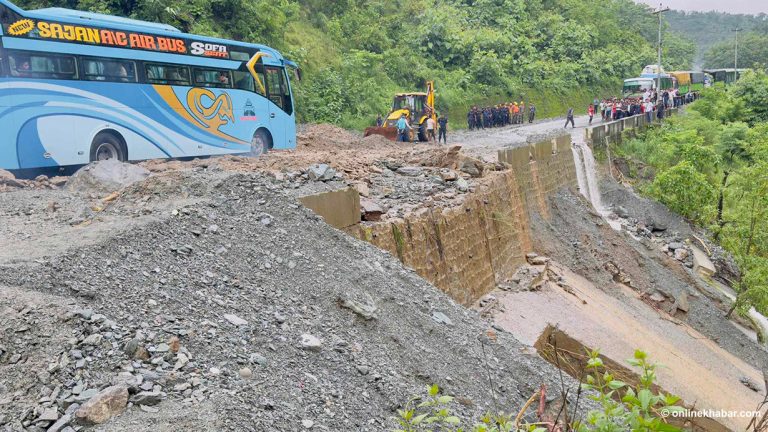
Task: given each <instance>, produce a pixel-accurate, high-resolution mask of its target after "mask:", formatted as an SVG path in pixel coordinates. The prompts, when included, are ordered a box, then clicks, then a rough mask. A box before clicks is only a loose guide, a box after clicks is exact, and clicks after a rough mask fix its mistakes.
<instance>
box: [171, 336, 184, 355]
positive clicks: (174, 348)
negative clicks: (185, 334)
mask: <svg viewBox="0 0 768 432" xmlns="http://www.w3.org/2000/svg"><path fill="white" fill-rule="evenodd" d="M168 346H169V347H170V348H171V352H172V353H174V354H176V353H177V352H179V349H181V341H180V340H179V337H178V336H171V338H170V339H168Z"/></svg>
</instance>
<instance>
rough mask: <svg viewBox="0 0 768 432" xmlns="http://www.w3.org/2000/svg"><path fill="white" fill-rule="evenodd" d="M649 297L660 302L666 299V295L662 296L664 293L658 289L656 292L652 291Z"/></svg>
mask: <svg viewBox="0 0 768 432" xmlns="http://www.w3.org/2000/svg"><path fill="white" fill-rule="evenodd" d="M649 298H650V299H651V300H653V301H655V302H656V303H660V302H663V301H664V300H666V299H667V298H666V297H664V294H662V293H661V292H659V291H656V292H654V293H653V294H651V296H650V297H649Z"/></svg>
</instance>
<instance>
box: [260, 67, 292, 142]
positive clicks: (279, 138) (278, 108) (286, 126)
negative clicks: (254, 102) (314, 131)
mask: <svg viewBox="0 0 768 432" xmlns="http://www.w3.org/2000/svg"><path fill="white" fill-rule="evenodd" d="M264 78H265V81H266V83H265V86H266V89H267V98H268V99H269V101H270V104H269V111H268V115H269V125H270V129H271V130H272V139H273V144H274V147H275V148H285V147H293V145H294V144H295V143H293V142H288V140H291V141H293V139H294V137H295V135H296V122H295V120H294V115H293V100H292V99H291V89H290V87H289V85H288V79H287V77H286V75H285V68H282V67H278V66H264Z"/></svg>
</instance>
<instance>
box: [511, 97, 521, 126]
mask: <svg viewBox="0 0 768 432" xmlns="http://www.w3.org/2000/svg"><path fill="white" fill-rule="evenodd" d="M512 113H513V115H514V119H515V120H514V123H515V124H517V123H520V121H519V120H520V119H519V115H518V114H520V107H519V106H517V102H515V104H514V105H513V106H512Z"/></svg>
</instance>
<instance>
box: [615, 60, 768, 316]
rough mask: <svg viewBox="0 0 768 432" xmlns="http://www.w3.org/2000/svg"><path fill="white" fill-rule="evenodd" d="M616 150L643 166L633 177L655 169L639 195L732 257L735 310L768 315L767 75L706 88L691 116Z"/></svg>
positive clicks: (751, 75) (750, 75) (689, 110)
mask: <svg viewBox="0 0 768 432" xmlns="http://www.w3.org/2000/svg"><path fill="white" fill-rule="evenodd" d="M613 150H614V152H615V154H616V155H618V156H620V157H627V158H628V159H629V160H630V161H642V164H639V165H633V168H632V170H633V171H634V172H640V170H642V169H645V170H647V169H648V167H652V168H653V172H654V174H655V175H653V176H650V177H652V178H650V179H649V180H643V181H641V182H640V183H638V184H637V185H636V186H637V188H638V189H639V190H640V191H642V192H644V193H646V194H647V195H650V196H651V197H653V198H654V199H656V200H658V201H660V202H662V203H664V204H666V205H667V206H669V208H670V209H672V210H674V211H675V212H677V213H679V214H681V215H683V216H685V217H686V218H688V219H689V220H691V221H692V222H694V223H696V224H697V225H699V226H703V227H706V228H708V230H709V232H711V233H712V234H713V237H714V239H715V240H717V241H719V243H720V244H721V245H722V246H723V247H724V248H725V249H726V250H728V252H730V253H731V254H732V256H733V257H734V258H735V260H736V262H737V264H738V268H739V270H740V274H738V275H735V276H734V280H731V281H730V282H731V285H732V286H733V287H734V289H736V290H737V292H738V301H737V302H736V305H735V307H736V308H737V309H738V310H739V311H740V312H742V313H744V312H746V310H747V309H749V307H752V306H754V307H756V308H757V310H758V311H760V312H761V313H762V314H768V75H766V74H765V72H763V71H757V72H749V73H746V74H745V75H744V76H743V77H742V78H741V79H740V80H739V81H738V82H737V83H736V84H734V85H733V87H731V88H730V89H725V88H710V89H706V90H705V92H704V93H703V97H702V98H701V99H700V100H699V101H697V102H695V103H694V104H692V105H690V107H689V108H687V109H686V112H685V114H684V115H681V116H679V117H675V118H670V119H669V120H668V121H667V122H665V124H664V125H663V126H662V127H660V128H653V129H649V132H647V133H646V134H645V135H644V136H642V137H639V138H638V139H634V140H631V141H629V142H628V143H626V144H625V145H622V146H616V147H615V148H614V149H613ZM631 163H634V162H631ZM643 164H644V165H645V166H644V167H643Z"/></svg>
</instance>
